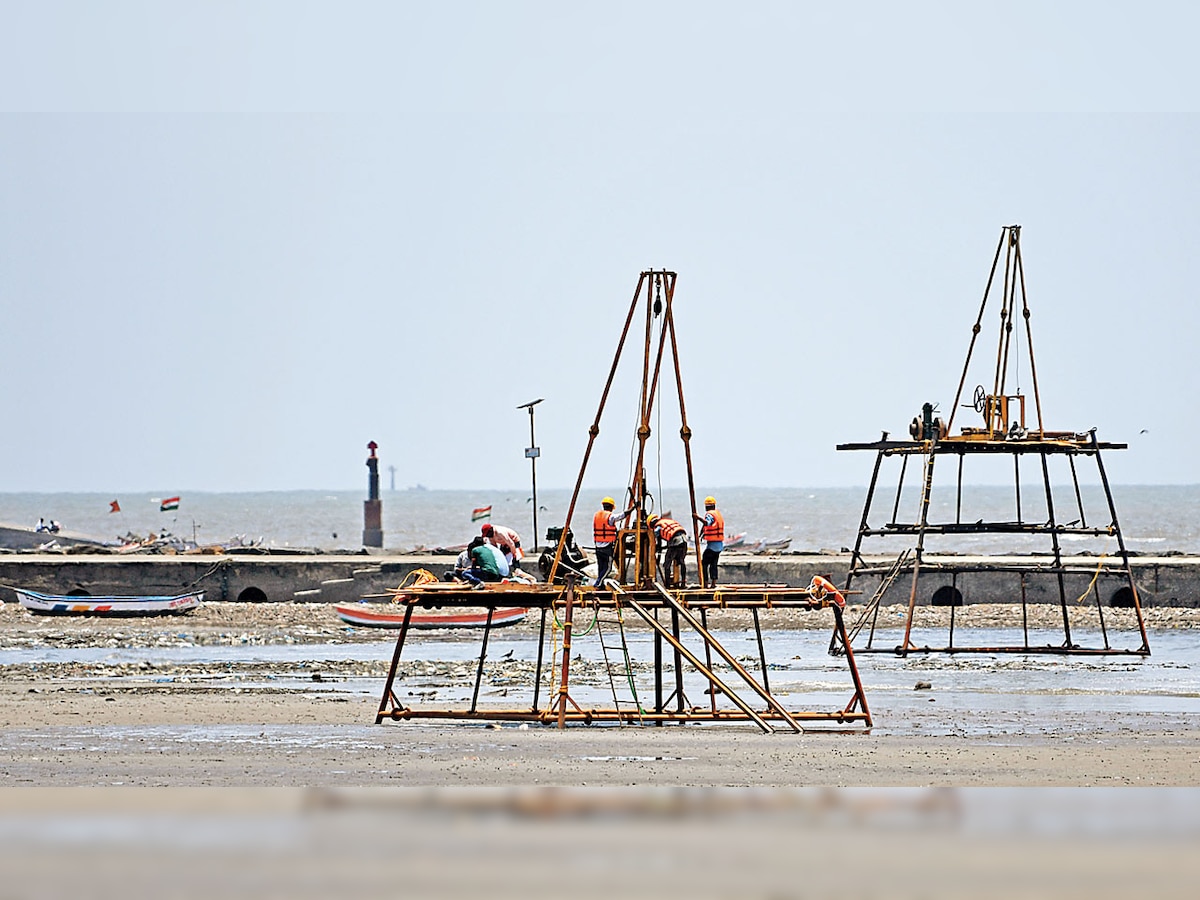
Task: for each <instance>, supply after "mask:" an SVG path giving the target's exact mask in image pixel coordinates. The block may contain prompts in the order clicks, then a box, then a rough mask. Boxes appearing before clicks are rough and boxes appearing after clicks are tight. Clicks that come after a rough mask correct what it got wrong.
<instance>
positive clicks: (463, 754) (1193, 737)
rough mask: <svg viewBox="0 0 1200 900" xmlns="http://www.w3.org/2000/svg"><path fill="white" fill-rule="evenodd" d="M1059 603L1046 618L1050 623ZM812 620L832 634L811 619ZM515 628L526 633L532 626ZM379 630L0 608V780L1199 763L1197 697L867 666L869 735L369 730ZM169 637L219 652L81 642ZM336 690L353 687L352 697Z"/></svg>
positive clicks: (1193, 618)
mask: <svg viewBox="0 0 1200 900" xmlns="http://www.w3.org/2000/svg"><path fill="white" fill-rule="evenodd" d="M973 612H974V613H975V614H976V615H977V617H979V618H981V619H982V620H983V621H987V622H990V623H995V622H1003V621H1007V620H1008V619H1010V618H1011V617H1012V615H1013V610H1011V609H1009V608H1005V607H999V608H992V609H989V610H974V611H973ZM1056 612H1057V611H1056V610H1053V609H1048V610H1046V614H1047V615H1048V616H1050V617H1051V621H1052V617H1053V615H1054V614H1055V613H1056ZM1018 614H1019V613H1018ZM1147 618H1148V619H1149V621H1150V624H1151V628H1152V629H1154V630H1155V631H1157V632H1158V633H1165V632H1167V631H1169V630H1171V629H1186V628H1195V627H1196V626H1197V625H1198V624H1200V611H1197V610H1187V609H1157V610H1149V611H1148V612H1147ZM812 625H813V627H814V628H816V627H820V628H821V629H822V630H823V629H825V628H827V627H828V624H827V622H825V621H823V620H822V619H814V620H813V622H812ZM518 629H523V630H524V632H525V633H529V632H531V630H532V626H531V625H529V624H525V625H522V626H519V627H518ZM513 633H514V634H519V633H521V631H520V630H518V631H516V632H513ZM1152 640H1153V638H1152ZM393 641H394V633H390V632H385V631H377V630H370V629H348V628H347V626H345V624H344V623H342V622H340V621H339V620H338V619H336V617H335V616H334V614H333V612H332V610H331V609H330V608H329V607H327V606H323V605H293V604H272V605H245V604H209V605H207V606H205V607H204V608H202V609H201V610H199V611H197V612H196V613H194V614H191V615H187V616H183V617H170V618H156V619H140V620H131V619H125V620H102V619H69V620H68V619H61V618H47V617H35V616H33V615H31V614H29V613H27V612H25V611H24V610H21V609H19V608H16V607H15V606H13V605H11V604H10V605H8V606H6V607H4V608H3V609H2V610H0V642H2V644H3V647H4V648H5V649H6V650H7V651H9V653H8V655H7V657H6V658H7V659H9V660H10V662H9V663H8V664H6V665H3V666H2V667H0V751H2V752H3V757H4V760H5V764H4V767H3V773H2V775H3V778H2V782H3V783H4V784H7V785H14V784H24V785H96V786H99V785H112V784H141V785H175V786H181V785H231V786H253V785H281V784H282V785H295V786H300V785H307V786H321V785H363V786H369V785H409V786H411V785H463V784H467V785H481V786H482V785H513V786H517V785H565V786H569V785H583V784H587V785H641V786H649V785H696V786H703V785H748V786H765V785H788V786H803V785H867V786H893V785H909V786H928V785H943V786H965V785H1064V786H1065V785H1121V784H1125V785H1180V786H1183V785H1200V759H1198V758H1197V756H1196V754H1195V753H1193V752H1191V749H1190V748H1193V747H1194V746H1195V745H1196V742H1197V740H1198V739H1200V704H1197V707H1198V708H1197V709H1196V710H1192V711H1189V709H1190V707H1186V706H1185V708H1184V709H1182V710H1175V711H1172V712H1170V713H1166V712H1138V711H1137V710H1136V709H1131V710H1118V711H1113V710H1108V711H1103V710H1096V709H1091V708H1090V707H1088V706H1087V705H1086V704H1081V705H1080V706H1079V708H1078V709H1074V710H1072V709H1063V708H1062V707H1061V706H1058V707H1056V708H1055V712H1054V713H1053V714H1046V713H1044V712H1043V711H1041V710H1039V709H1038V708H1037V706H1036V702H1025V700H1024V699H1023V701H1022V702H1021V703H1019V704H1016V706H1017V708H1014V709H1011V710H1003V711H1002V714H1000V715H999V716H997V713H996V711H995V710H994V709H993V710H991V711H988V710H979V711H973V710H961V709H956V710H955V711H954V713H953V714H951V713H950V712H949V710H948V709H946V708H944V707H939V706H938V705H937V703H935V702H933V701H935V700H936V699H937V697H936V696H933V695H931V696H930V698H929V701H930V702H928V703H925V704H921V705H916V704H914V703H913V702H912V699H911V696H896V697H893V696H890V695H887V694H883V695H877V696H872V693H871V672H870V668H869V666H865V667H863V668H864V671H863V677H864V682H865V683H866V687H867V693H868V697H869V698H871V700H872V711H873V713H874V714H875V718H876V727H875V728H874V729H873V730H871V731H870V732H869V733H862V732H861V731H858V732H855V731H854V730H849V731H842V732H838V731H834V732H832V733H806V734H804V735H800V736H796V735H791V734H776V735H768V736H763V735H760V734H759V733H758V731H757V730H756V729H754V728H752V727H749V726H742V725H721V726H706V727H695V726H689V727H670V726H668V727H663V728H653V727H651V728H613V727H605V728H598V727H593V728H586V727H577V728H572V729H568V730H567V731H566V732H559V731H557V730H555V729H550V728H545V727H540V726H533V727H520V726H516V725H505V726H504V727H491V728H489V727H487V726H482V725H457V724H427V723H415V722H400V723H397V722H385V723H384V724H382V725H375V724H374V714H375V710H376V708H377V705H378V699H377V697H378V694H377V693H376V692H377V691H379V690H381V688H382V678H383V676H384V674H385V673H386V667H387V663H388V661H389V659H390V651H391V647H392V645H393ZM333 642H342V643H351V642H353V643H359V644H361V643H362V642H375V643H377V644H378V645H379V646H378V650H379V652H378V654H375V653H374V652H373V651H371V650H370V649H369V648H368V649H367V652H366V654H365V655H366V658H358V659H329V658H327V656H328V655H329V654H328V653H327V652H324V650H325V648H327V647H328V646H329V645H330V644H331V643H333ZM263 645H275V646H280V645H294V646H295V652H294V653H293V654H292V656H291V657H290V662H289V664H288V666H289V671H290V672H291V677H290V680H289V679H280V678H278V676H276V675H275V674H273V673H272V666H271V664H268V663H254V662H243V661H239V657H241V656H250V655H251V654H250V650H251V649H252V648H254V647H256V646H263ZM181 646H182V647H215V648H233V650H229V651H223V652H224V655H223V656H219V657H215V658H212V659H207V660H204V661H201V662H195V663H180V662H166V663H163V662H157V661H147V660H142V661H141V662H139V663H129V662H120V663H114V662H112V661H110V660H107V659H106V658H105V654H103V653H100V654H97V653H95V652H93V651H95V650H97V649H98V650H105V649H117V648H129V647H134V648H138V647H141V648H152V649H153V648H176V647H181ZM45 647H50V648H60V649H63V650H65V651H68V652H66V653H64V654H60V655H64V656H66V657H70V656H72V655H78V656H80V657H83V656H86V657H87V659H86V660H82V661H80V660H70V659H67V660H65V661H56V662H49V663H47V662H44V661H43V662H39V663H28V662H20V661H19V659H17V656H19V653H20V652H21V651H22V649H30V648H34V649H36V648H45ZM237 648H244V649H245V652H244V653H242V652H240V651H238V649H237ZM85 651H87V652H85ZM153 657H154V655H153V653H151V654H149V659H150V660H152V659H153ZM14 659H16V661H11V660H14ZM425 665H428V664H425ZM498 665H501V666H502V665H504V663H503V661H500V662H499V663H498ZM511 665H516V663H515V662H514V663H512V664H511ZM278 668H279V667H278V665H275V666H274V670H275V671H277V670H278ZM467 668H470V666H469V665H468V666H466V667H464V665H463V664H445V671H441V670H434V671H432V674H433V675H434V677H439V678H441V679H442V680H443V681H445V682H446V683H450V682H453V681H455V680H459V681H461V680H462V678H463V676H464V674H466V669H467ZM496 671H497V672H499V675H495V673H494V672H493V671H492V670H489V680H490V679H492V678H493V677H495V678H496V679H498V683H499V681H502V680H503V677H504V676H507V675H511V674H512V672H511V671H507V670H504V669H502V668H501V669H498V670H496ZM297 673H299V676H298V677H299V678H301V679H303V683H302V684H298V683H297ZM426 674H429V671H427V672H426ZM468 677H469V676H468ZM1005 677H1008V678H1013V677H1018V676H1015V675H1013V674H1011V673H1008V674H1006V675H1005ZM273 681H282V682H286V683H285V684H274V683H273ZM346 683H353V684H358V685H363V687H362V689H361V690H358V691H357V692H356V691H354V690H347V689H346ZM934 693H935V694H936V692H934ZM901 701H903V706H900V705H899V704H900V703H901ZM889 720H890V721H889ZM998 720H999V721H998ZM901 725H902V726H903V727H899V726H901Z"/></svg>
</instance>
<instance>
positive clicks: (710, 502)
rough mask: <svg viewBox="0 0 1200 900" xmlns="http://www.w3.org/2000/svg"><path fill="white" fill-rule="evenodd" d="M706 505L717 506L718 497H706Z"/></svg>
mask: <svg viewBox="0 0 1200 900" xmlns="http://www.w3.org/2000/svg"><path fill="white" fill-rule="evenodd" d="M704 505H705V506H716V505H717V498H716V497H705V498H704Z"/></svg>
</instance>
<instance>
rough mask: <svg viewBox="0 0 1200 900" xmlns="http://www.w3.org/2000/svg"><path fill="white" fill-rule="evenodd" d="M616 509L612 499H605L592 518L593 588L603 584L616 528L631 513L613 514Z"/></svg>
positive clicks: (609, 561) (615, 503) (606, 574)
mask: <svg viewBox="0 0 1200 900" xmlns="http://www.w3.org/2000/svg"><path fill="white" fill-rule="evenodd" d="M616 507H617V501H616V500H614V499H613V498H612V497H605V498H604V499H603V500H601V501H600V509H598V510H597V511H596V514H595V515H594V516H592V543H593V544H594V545H595V547H596V581H595V584H594V587H600V585H602V584H603V583H604V579H605V578H607V577H608V570H609V569H611V568H612V561H613V549H614V548H615V547H616V544H617V526H618V525H620V524H621V520H623V519H624V518H625V517H626V516H628V515H629V513H630V512H632V510H628V509H627V510H625V512H623V513H616V512H613V510H615V509H616Z"/></svg>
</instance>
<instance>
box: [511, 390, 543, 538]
mask: <svg viewBox="0 0 1200 900" xmlns="http://www.w3.org/2000/svg"><path fill="white" fill-rule="evenodd" d="M544 399H546V398H545V397H539V398H538V399H536V400H530V401H529V402H528V403H522V404H521V405H520V406H518V407H517V409H527V410H529V446H528V447H526V448H525V458H526V459H528V460H529V472H530V476H531V477H532V479H533V552H534V553H537V549H538V527H537V512H538V510H537V461H538V457H539V456H541V455H542V451H541V450H539V449H538V446H537V441H535V440H534V439H533V408H534V407H535V406H537V405H538V404H539V403H541V402H542V401H543V400H544Z"/></svg>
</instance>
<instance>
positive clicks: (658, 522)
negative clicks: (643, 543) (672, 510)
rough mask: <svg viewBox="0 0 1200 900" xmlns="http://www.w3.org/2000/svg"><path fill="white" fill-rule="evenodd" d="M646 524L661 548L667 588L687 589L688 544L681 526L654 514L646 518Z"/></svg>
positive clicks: (672, 520)
mask: <svg viewBox="0 0 1200 900" xmlns="http://www.w3.org/2000/svg"><path fill="white" fill-rule="evenodd" d="M646 524H647V525H648V526H649V527H650V530H651V531H653V532H654V534H655V535H656V536H657V537H658V545H659V547H660V548H663V556H662V569H663V575H664V576H665V578H664V580H665V581H666V584H667V587H676V588H685V587H687V550H688V544H687V533H686V532H685V531H684V530H683V526H682V525H680V524H679V523H678V522H676V521H675V520H674V519H668V518H665V517H663V516H657V515H655V514H654V513H651V514H650V515H648V516H646Z"/></svg>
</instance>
